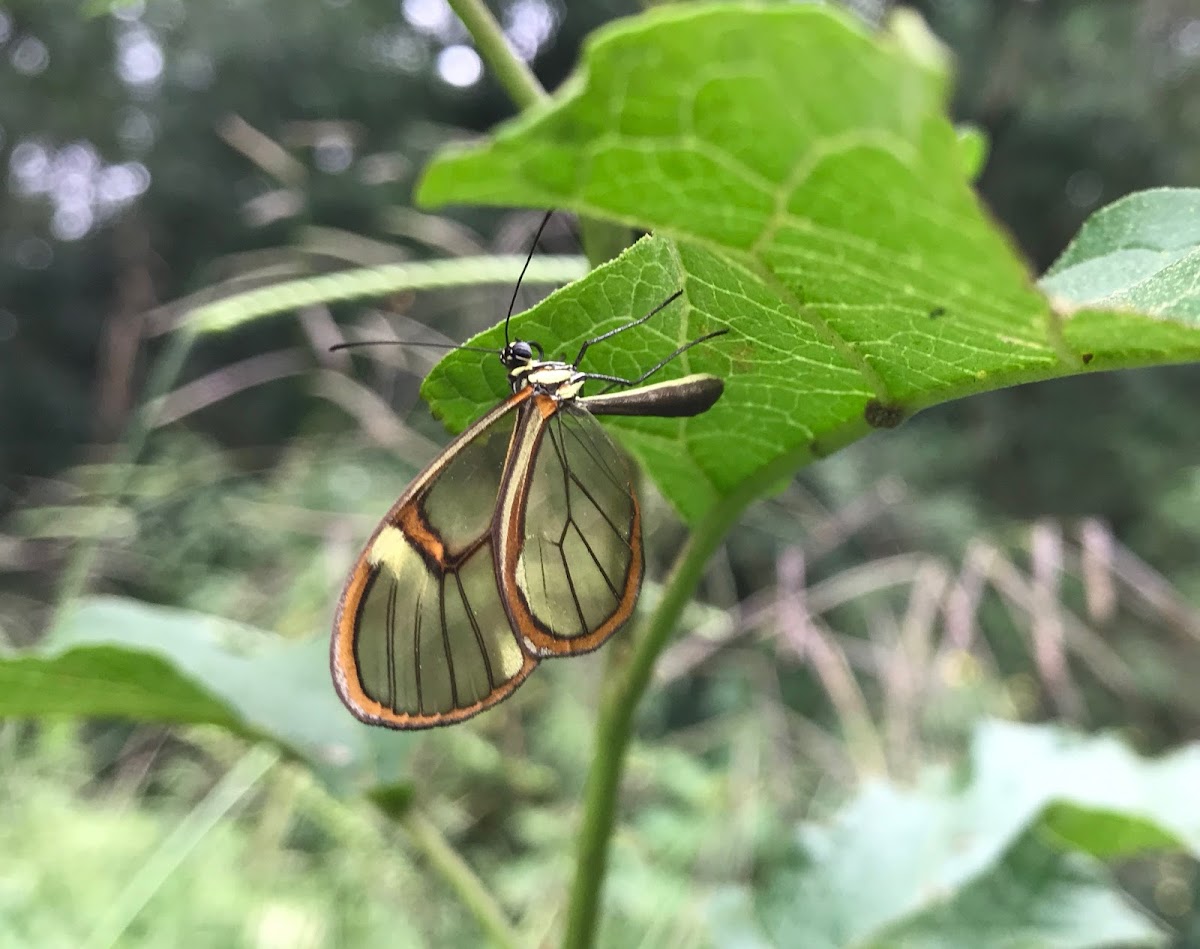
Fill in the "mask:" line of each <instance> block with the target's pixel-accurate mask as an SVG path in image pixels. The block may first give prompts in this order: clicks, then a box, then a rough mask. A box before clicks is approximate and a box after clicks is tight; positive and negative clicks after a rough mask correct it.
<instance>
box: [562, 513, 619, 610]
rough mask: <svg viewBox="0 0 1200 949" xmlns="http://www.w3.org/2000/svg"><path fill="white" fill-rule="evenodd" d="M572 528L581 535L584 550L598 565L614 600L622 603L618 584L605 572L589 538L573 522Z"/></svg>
mask: <svg viewBox="0 0 1200 949" xmlns="http://www.w3.org/2000/svg"><path fill="white" fill-rule="evenodd" d="M571 526H572V527H574V528H575V533H576V534H577V535H579V539H580V540H581V541H583V546H584V549H585V550H587V552H588V555H589V556H590V557H591V558H592V563H594V564H595V565H596V570H597V571H598V572H599V573H600V576H601V577H603V578H604V582H605V584H606V585H607V586H608V589H609V590H610V591H611V593H612V595H613V599H614V600H616V601H617V602H618V603H620V602H621V595H620V594H619V593H618V592H617V587H616V584H614V583H613V582H612V580H610V579H609V578H608V574H607V573H606V572H605V570H604V565H603V564H602V563H600V558H599V557H597V556H596V552H595V551H594V550H593V549H592V545H591V544H589V543H588V539H587V536H586V535H585V534H584V533H583V531H581V530H580V529H579V525H578V524H575V523H574V522H572V524H571Z"/></svg>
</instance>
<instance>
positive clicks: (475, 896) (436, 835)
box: [400, 807, 520, 949]
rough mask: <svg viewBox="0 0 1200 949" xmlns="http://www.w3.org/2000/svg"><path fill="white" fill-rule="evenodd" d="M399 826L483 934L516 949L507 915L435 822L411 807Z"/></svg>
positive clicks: (514, 935)
mask: <svg viewBox="0 0 1200 949" xmlns="http://www.w3.org/2000/svg"><path fill="white" fill-rule="evenodd" d="M400 825H401V826H402V827H403V828H404V830H405V831H406V832H407V833H408V836H409V839H410V840H411V841H412V842H413V845H414V846H415V847H416V848H417V849H418V850H420V851H421V853H422V854H424V856H425V859H426V860H428V861H429V864H430V866H432V867H433V869H434V870H436V871H437V873H438V874H439V875H440V876H441V878H442V879H443V880H445V881H446V882H447V883H448V884H449V885H450V887H451V888H452V889H453V890H454V892H455V893H457V894H458V898H459V899H460V900H462V901H463V903H464V904H465V905H466V907H467V908H468V909H469V910H470V911H471V912H472V913H473V914H474V916H475V919H476V920H477V921H478V922H479V925H480V926H482V927H483V930H484V932H486V933H487V934H488V936H490V937H491V940H492V943H493V944H495V945H497V946H503V947H505V949H516V947H517V946H519V945H520V940H519V939H518V938H517V934H516V933H515V932H513V929H512V926H511V925H510V924H509V922H508V919H507V918H506V917H505V915H504V911H503V910H502V909H501V908H500V906H499V905H498V904H497V903H496V901H495V900H494V899H492V894H491V893H490V892H489V891H488V888H487V887H486V886H484V884H483V881H482V880H480V879H479V877H477V876H476V875H475V874H474V873H473V872H472V870H471V868H470V867H469V866H468V865H467V862H466V861H465V860H463V858H462V857H461V856H459V854H458V851H456V850H455V849H454V848H453V847H451V846H450V844H449V843H448V842H447V841H446V838H445V837H443V836H442V834H441V831H439V830H438V829H437V827H435V826H434V824H433V822H432V821H431V820H429V818H427V817H426V816H425V815H424V814H423V813H421V811H420V810H418V809H417V808H415V807H410V808H409V809H408V810H407V811H406V812H405V814H404V816H403V817H402V818H400Z"/></svg>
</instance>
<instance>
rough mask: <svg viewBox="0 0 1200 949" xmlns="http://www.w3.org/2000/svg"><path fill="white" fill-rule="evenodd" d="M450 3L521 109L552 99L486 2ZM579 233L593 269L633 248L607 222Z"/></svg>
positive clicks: (582, 226) (591, 223)
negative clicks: (513, 46)
mask: <svg viewBox="0 0 1200 949" xmlns="http://www.w3.org/2000/svg"><path fill="white" fill-rule="evenodd" d="M449 3H450V8H451V9H452V10H453V11H454V12H455V13H456V14H457V15H458V18H459V19H460V20H461V21H462V24H463V26H465V27H466V28H467V32H468V33H470V34H471V39H473V40H474V41H475V48H476V49H477V50H478V51H479V56H480V58H481V59H483V61H484V62H485V63H486V64H487V67H488V69H490V70H491V71H492V73H493V74H494V75H495V77H496V79H497V80H499V82H500V84H501V85H502V86H504V89H505V91H506V92H507V93H508V95H509V97H510V98H511V99H512V101H513V103H514V104H515V105H516V106H517V108H518V109H520V110H521V111H522V112H524V111H526V110H528V109H530V108H531V107H533V106H535V105H538V104H539V103H542V102H545V101H546V100H547V99H548V98H549V96H548V95H547V94H546V90H545V89H544V88H543V87H542V84H541V83H540V82H538V80H537V76H535V75H534V74H533V70H531V69H530V68H529V66H528V64H527V63H526V62H525V60H523V59H522V58H521V57H520V56H518V55H517V54H516V51H515V50H514V49H513V48H512V47H511V46H510V45H509V44H508V39H507V38H506V37H505V36H504V30H502V29H501V28H500V24H499V23H497V22H496V18H495V17H494V16H492V12H491V11H490V10H489V9H488V8H487V5H486V4H484V2H483V0H449ZM579 230H580V241H581V243H582V244H583V252H584V254H586V255H587V259H588V263H589V264H591V265H592V267H599V266H600V265H601V264H602V263H604V262H605V261H608V260H612V259H613V258H614V257H616V256H617V254H619V253H620V252H621V251H623V250H624V249H625V248H626V247H627V246H628V245H629V231H628V230H627V229H624V228H620V227H616V226H615V225H612V224H608V223H606V222H604V221H598V220H593V219H590V218H580V220H579Z"/></svg>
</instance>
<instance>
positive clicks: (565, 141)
mask: <svg viewBox="0 0 1200 949" xmlns="http://www.w3.org/2000/svg"><path fill="white" fill-rule="evenodd" d="M919 35H920V31H919V30H917V29H916V28H915V25H914V24H913V23H912V22H911V21H910V22H907V24H906V25H905V26H904V28H903V29H901V30H898V31H896V32H894V33H890V34H882V35H875V36H872V35H868V34H867V33H866V32H865V31H864V29H863V28H862V27H861V26H860V25H858V24H857V23H856V22H855V21H853V20H851V19H850V18H849V17H848V16H847V15H845V14H843V13H841V12H838V11H837V10H835V9H832V8H830V7H827V6H820V5H816V4H777V5H762V6H755V7H748V6H746V5H742V4H737V5H733V4H715V5H705V4H688V5H671V6H668V7H665V8H658V9H653V10H650V11H648V12H646V13H644V14H642V15H640V16H638V17H634V18H630V19H628V20H624V21H620V22H618V23H616V24H612V25H610V26H608V27H607V28H605V29H603V30H601V31H599V32H598V33H596V34H595V35H594V36H593V37H592V39H591V40H590V41H589V43H588V44H587V46H586V49H585V51H584V57H583V62H582V64H581V68H580V71H579V73H578V74H576V75H575V76H574V77H573V78H572V79H570V80H569V81H568V82H566V83H565V84H564V85H563V86H562V87H561V88H560V90H559V91H558V92H557V93H556V94H555V96H554V97H553V98H552V99H551V100H550V101H549V102H548V103H547V104H546V105H544V106H538V107H536V108H534V109H532V110H530V111H528V112H526V113H525V114H524V115H522V116H521V117H519V118H517V119H516V120H514V121H513V122H511V123H508V124H507V125H505V126H503V127H501V128H500V129H499V130H498V131H497V132H496V134H495V135H494V137H493V138H492V139H491V140H489V141H487V142H484V143H482V144H479V145H474V146H469V147H466V148H457V149H455V150H452V151H448V152H446V153H444V154H443V155H442V156H440V157H439V158H438V159H437V160H435V161H434V162H433V163H432V164H431V166H430V167H429V168H428V169H427V172H426V175H425V178H424V180H423V182H422V184H421V187H420V190H419V196H420V198H421V199H422V200H423V201H425V202H427V203H431V204H437V203H445V202H477V203H485V204H521V205H528V206H532V207H547V206H550V207H562V208H567V209H570V210H572V211H575V212H577V213H580V214H584V215H587V216H589V217H592V218H595V219H599V220H604V221H610V222H615V223H619V224H622V225H626V226H630V227H634V228H640V229H644V230H653V232H654V233H655V234H656V235H657V240H656V241H655V242H653V243H651V244H649V246H646V247H643V248H640V249H637V250H636V251H635V252H633V253H630V254H627V255H626V256H624V257H623V258H621V259H620V260H619V261H618V262H617V263H615V264H613V265H612V266H611V267H609V268H605V269H603V270H601V271H599V272H597V273H595V274H593V275H592V276H590V277H588V278H586V279H585V281H584V282H583V284H582V285H581V286H579V287H575V288H571V289H569V290H568V291H566V292H564V293H560V294H558V295H555V296H554V297H552V298H551V299H550V300H548V301H546V302H545V303H543V304H542V305H541V306H540V307H538V308H536V309H535V310H533V311H532V312H531V313H530V314H529V315H528V317H524V318H521V319H517V320H514V323H513V327H512V330H513V332H514V334H517V335H520V336H522V337H524V338H536V339H538V340H539V341H540V342H541V343H542V344H543V345H545V346H547V348H548V349H549V350H550V351H553V352H559V351H560V347H561V351H563V352H568V353H569V352H571V350H572V347H574V346H575V345H576V344H577V343H578V341H579V340H581V339H583V338H585V337H586V336H587V335H588V334H589V333H596V332H599V331H602V330H604V329H607V328H611V327H612V326H614V325H616V323H617V321H619V320H622V319H628V318H629V317H631V316H639V315H641V314H643V313H645V312H647V311H648V310H649V309H650V308H651V307H652V306H653V305H655V304H657V303H658V302H660V301H661V300H663V299H665V298H666V296H668V295H669V294H670V293H673V292H674V291H676V290H682V291H683V299H682V300H681V301H680V302H679V303H678V304H676V305H675V307H672V308H671V312H669V313H665V314H663V316H662V319H661V320H660V321H659V323H658V325H657V327H655V326H654V325H652V324H653V321H652V323H651V324H647V326H645V327H639V328H638V329H636V330H634V331H632V332H630V333H629V334H628V336H624V337H620V338H619V339H618V340H612V341H610V342H609V343H608V344H606V345H602V346H598V347H596V349H595V350H594V351H589V353H588V359H587V365H586V368H588V369H590V370H592V371H597V372H606V373H616V374H619V375H629V374H630V373H634V372H635V371H636V370H637V368H638V367H646V366H648V365H652V364H653V362H654V361H657V359H659V358H661V357H662V356H664V355H666V354H667V353H669V352H670V351H671V349H672V348H673V347H674V346H676V345H678V344H679V343H680V342H682V341H684V340H686V339H688V338H694V336H695V335H698V333H699V332H702V331H703V330H704V329H712V328H714V327H718V326H727V327H729V328H730V330H731V332H730V334H729V335H728V336H726V337H722V338H720V339H717V340H714V341H713V342H712V343H711V344H706V345H705V346H703V347H701V350H697V351H695V352H694V353H689V354H688V356H689V358H688V361H687V362H688V365H687V366H686V367H685V366H680V367H678V371H680V372H682V371H684V370H685V368H687V369H696V368H704V369H706V370H708V371H719V372H721V374H722V375H724V376H725V378H726V381H727V391H726V394H725V396H724V398H723V399H722V400H721V402H719V403H718V405H717V406H716V407H715V408H714V409H713V410H712V411H711V412H709V413H707V414H706V415H704V416H702V417H700V418H697V419H693V420H689V421H687V422H681V421H670V422H662V421H657V422H646V421H644V420H637V421H631V422H622V423H620V424H619V425H618V426H617V427H618V428H620V429H621V431H622V437H623V438H624V439H625V440H626V441H627V443H628V445H629V446H630V448H631V449H632V450H633V451H634V452H635V454H637V455H638V456H639V457H640V459H641V460H642V461H643V462H644V463H645V465H646V466H647V469H648V471H649V472H650V474H651V475H652V476H653V477H654V479H655V480H656V481H657V482H658V483H659V485H660V486H661V487H662V488H663V489H664V491H665V493H666V494H667V495H668V496H669V497H671V498H672V499H673V500H674V501H675V503H676V504H677V505H678V506H679V507H680V509H681V510H682V512H683V513H684V514H685V516H686V517H688V518H689V519H690V520H693V521H694V520H696V519H697V518H698V517H699V516H701V515H702V514H703V513H704V511H705V510H707V508H708V507H709V506H710V505H711V504H712V503H713V502H714V501H715V500H716V499H719V498H722V497H725V496H727V495H729V494H730V493H732V492H733V491H734V490H735V489H739V488H741V487H743V486H744V483H745V482H747V480H748V479H751V483H752V484H754V485H756V490H766V489H767V488H768V487H770V486H772V485H773V484H775V483H776V482H777V480H778V478H779V477H780V476H781V475H784V474H786V473H787V472H788V471H789V470H790V469H791V468H793V467H795V466H798V465H799V464H801V463H804V462H806V461H808V460H810V459H811V458H813V457H815V456H820V455H822V454H824V453H826V452H828V451H830V450H832V449H834V448H836V447H839V446H841V445H843V444H845V443H846V442H848V441H850V440H852V439H854V438H857V437H860V436H861V435H863V434H865V433H866V432H867V431H869V429H870V428H871V427H883V426H891V425H895V424H898V423H899V422H900V421H901V420H902V419H903V418H905V417H907V416H908V415H910V414H912V413H913V412H915V411H918V410H919V409H921V408H924V407H926V406H929V405H933V404H936V403H938V402H942V401H945V400H948V399H952V398H957V397H960V396H963V395H967V394H970V393H973V392H980V391H985V390H989V389H994V388H998V387H1001V386H1007V385H1012V384H1015V383H1019V382H1025V381H1031V380H1035V379H1045V378H1053V377H1056V376H1061V375H1066V374H1070V373H1075V372H1081V371H1084V370H1085V369H1094V368H1098V367H1100V366H1108V367H1111V366H1117V365H1137V364H1144V363H1148V362H1163V361H1181V360H1186V359H1195V358H1197V357H1200V326H1197V324H1196V322H1195V321H1194V319H1193V317H1192V316H1191V314H1190V311H1188V310H1187V309H1186V307H1184V308H1177V307H1174V306H1172V305H1170V304H1169V302H1167V301H1166V300H1165V298H1163V300H1162V304H1163V309H1160V310H1156V311H1155V315H1156V316H1159V317H1170V318H1171V319H1170V320H1168V319H1150V318H1148V317H1146V316H1142V315H1138V314H1131V313H1119V312H1097V311H1088V312H1076V313H1074V315H1072V316H1062V315H1060V314H1056V313H1054V312H1052V311H1051V308H1050V306H1049V302H1048V300H1047V299H1046V298H1045V297H1044V296H1043V295H1042V294H1041V293H1040V292H1039V291H1038V289H1037V288H1036V287H1035V285H1034V283H1033V280H1032V279H1031V276H1030V275H1029V274H1028V272H1027V271H1026V269H1025V267H1024V265H1023V263H1022V262H1021V261H1020V260H1019V259H1018V258H1017V256H1016V255H1015V254H1014V252H1013V250H1012V248H1011V247H1010V245H1009V243H1008V241H1007V239H1006V237H1005V236H1004V235H1003V234H1002V233H1001V232H1000V231H999V230H998V229H997V228H996V227H995V225H994V224H993V223H992V221H991V220H990V219H989V217H988V216H987V214H986V213H985V212H984V211H983V210H982V209H981V207H980V205H979V202H978V200H977V198H976V196H975V194H974V193H973V192H972V190H971V188H970V186H969V182H968V177H969V176H970V174H971V173H972V172H973V170H974V169H973V165H974V160H973V159H972V157H971V151H972V146H971V145H970V143H967V144H965V145H964V143H963V142H962V141H961V140H960V137H959V135H958V134H957V133H956V131H955V129H954V127H953V126H952V124H951V123H950V121H949V120H948V118H947V116H946V114H945V110H946V101H945V100H946V89H947V82H946V74H945V72H944V70H943V68H942V66H941V64H940V57H939V56H938V55H937V54H936V48H934V47H933V46H930V45H929V44H928V43H926V42H924V41H923V40H920V39H919ZM1188 272H1189V273H1190V271H1188ZM1070 289H1071V288H1067V290H1070ZM1056 292H1057V294H1058V297H1062V296H1063V295H1064V293H1065V291H1062V290H1060V291H1056ZM1056 299H1057V298H1056ZM1060 302H1061V301H1060ZM1184 302H1186V301H1184ZM1069 309H1071V308H1070V307H1065V308H1064V307H1060V310H1063V311H1064V312H1066V311H1067V310H1069ZM658 319H659V318H658V317H656V320H658ZM487 338H488V339H489V340H490V341H494V340H495V339H496V338H497V337H496V335H495V334H494V333H493V334H491V335H489V336H488V337H487ZM1131 341H1133V343H1131ZM489 374H490V381H486V380H484V378H483V376H485V375H489ZM497 380H499V381H497ZM501 383H502V373H499V372H498V371H497V367H494V366H489V365H488V363H487V361H486V360H481V358H480V356H479V355H478V354H470V353H463V352H458V353H454V354H451V355H450V356H448V357H447V358H446V360H445V361H444V362H443V364H442V365H441V366H440V367H439V368H438V370H437V371H436V372H435V374H434V375H433V376H432V377H431V378H430V380H429V383H428V384H427V386H426V393H427V395H428V396H429V397H430V398H431V399H432V400H433V401H434V403H435V410H436V411H439V412H440V413H441V414H442V415H443V417H445V418H446V420H447V421H448V423H449V424H450V425H451V426H452V427H454V428H459V427H461V426H462V425H463V424H465V421H466V420H467V419H468V418H469V417H470V416H472V415H474V414H477V413H478V412H480V411H481V410H482V409H483V408H485V407H486V406H488V405H489V403H490V402H491V401H493V400H494V399H495V398H496V397H497V396H498V395H500V394H502V392H501Z"/></svg>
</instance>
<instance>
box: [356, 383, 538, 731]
mask: <svg viewBox="0 0 1200 949" xmlns="http://www.w3.org/2000/svg"><path fill="white" fill-rule="evenodd" d="M527 398H528V394H525V393H522V394H518V395H515V396H513V397H512V398H510V399H509V400H508V401H507V402H505V403H503V404H502V405H501V406H498V407H497V408H496V409H495V410H493V411H492V412H490V413H488V415H486V416H485V417H484V418H483V419H481V420H480V421H479V422H477V423H476V424H475V425H473V426H472V427H471V428H470V429H468V430H467V431H466V432H465V433H463V435H461V436H460V437H459V438H458V439H456V440H455V441H454V442H452V443H451V445H450V446H449V447H448V448H447V450H446V452H445V453H443V455H442V456H441V457H440V458H439V459H438V460H437V461H435V462H434V464H433V465H431V466H430V467H429V468H428V469H426V470H425V471H424V472H423V473H422V474H421V475H420V476H419V477H418V478H417V480H416V481H415V482H413V484H412V485H411V486H410V487H409V489H408V490H407V491H406V492H405V493H404V495H403V496H402V497H401V498H400V500H399V501H398V502H397V503H396V505H395V506H394V507H393V508H392V510H391V511H390V512H389V513H388V516H387V517H386V518H385V519H384V521H383V523H382V524H381V525H380V527H379V529H378V530H377V531H376V533H375V535H374V536H373V537H372V538H371V540H370V542H369V543H368V544H367V547H366V549H365V550H364V551H363V553H362V554H361V555H360V557H359V559H358V561H357V563H356V564H355V567H354V570H353V572H352V574H351V576H350V580H349V582H348V583H347V585H346V589H345V591H344V592H343V594H342V599H341V602H340V604H339V609H338V616H337V621H336V626H335V635H334V640H333V650H332V665H333V672H334V681H335V683H336V684H337V688H338V691H339V693H340V694H341V696H342V698H343V700H344V701H345V702H346V704H347V705H348V706H349V707H350V709H351V710H352V711H353V712H354V713H355V715H357V716H358V717H359V718H362V719H364V720H365V721H369V722H374V723H377V724H385V725H391V726H393V727H401V728H420V727H424V726H428V725H442V724H448V723H450V722H455V721H461V720H462V719H464V718H467V717H469V716H471V715H474V714H475V713H476V712H479V711H482V710H483V709H485V708H487V707H489V706H491V705H494V704H495V703H496V702H498V701H500V700H501V699H503V698H505V697H506V696H507V695H509V694H510V693H511V692H512V690H513V689H515V688H516V687H517V686H518V685H519V684H520V683H521V681H522V680H524V678H525V677H526V676H527V675H528V674H529V673H530V672H531V671H532V669H533V667H534V666H535V665H536V660H534V659H532V658H530V657H529V656H528V655H527V654H526V653H525V652H523V651H522V649H521V647H520V644H519V643H518V641H517V638H516V635H515V634H514V632H513V629H512V624H511V622H510V619H509V616H508V613H507V612H506V610H505V606H504V601H503V598H502V596H501V592H500V588H499V585H498V581H497V578H496V570H495V566H494V563H495V560H494V553H493V544H494V541H493V535H492V525H493V520H494V513H495V510H496V507H497V504H498V494H499V490H500V484H501V481H502V479H503V473H504V471H505V459H506V457H507V456H508V454H509V450H510V443H511V441H512V438H513V431H514V427H515V425H516V423H517V420H518V418H519V417H520V416H521V415H522V413H521V411H520V406H521V404H522V403H523V402H525V401H526V400H527Z"/></svg>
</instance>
